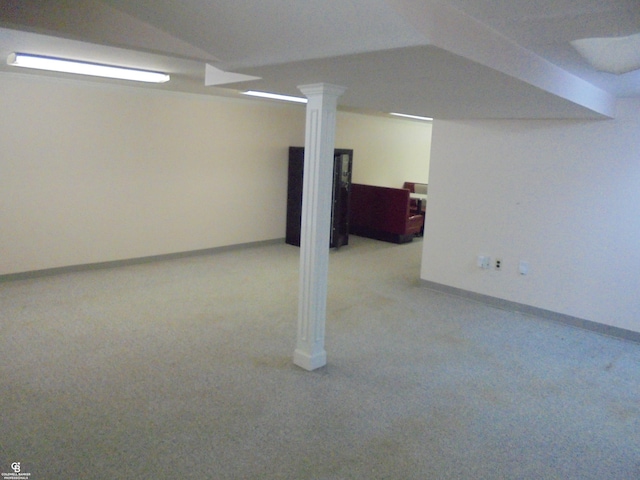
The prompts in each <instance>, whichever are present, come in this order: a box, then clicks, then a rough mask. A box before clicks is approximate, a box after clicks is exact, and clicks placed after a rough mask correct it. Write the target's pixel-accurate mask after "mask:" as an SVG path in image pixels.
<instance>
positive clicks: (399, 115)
mask: <svg viewBox="0 0 640 480" xmlns="http://www.w3.org/2000/svg"><path fill="white" fill-rule="evenodd" d="M389 115H395V116H396V117H405V118H412V119H414V120H422V121H424V122H430V121H432V120H433V118H430V117H419V116H418V115H407V114H406V113H390V114H389Z"/></svg>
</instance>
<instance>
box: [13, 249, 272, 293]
mask: <svg viewBox="0 0 640 480" xmlns="http://www.w3.org/2000/svg"><path fill="white" fill-rule="evenodd" d="M281 243H284V238H276V239H273V240H262V241H258V242H249V243H239V244H235V245H225V246H222V247H213V248H204V249H201V250H190V251H186V252H175V253H166V254H162V255H151V256H148V257H136V258H127V259H123V260H112V261H108V262H97V263H85V264H80V265H69V266H64V267H54V268H46V269H43V270H31V271H28V272H18V273H8V274H5V275H0V283H2V282H11V281H15V280H27V279H32V278H40V277H49V276H52V275H60V274H62V273H74V272H84V271H87V270H100V269H103V268H114V267H123V266H128V265H139V264H143V263H150V262H157V261H161V260H173V259H178V258H186V257H196V256H199V255H210V254H212V253H221V252H229V251H233V250H242V249H246V248H254V247H262V246H268V245H275V244H281Z"/></svg>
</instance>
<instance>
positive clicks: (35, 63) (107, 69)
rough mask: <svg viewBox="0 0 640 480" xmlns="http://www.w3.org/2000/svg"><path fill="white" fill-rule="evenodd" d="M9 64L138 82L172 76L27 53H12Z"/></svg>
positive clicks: (157, 80) (163, 80) (8, 59)
mask: <svg viewBox="0 0 640 480" xmlns="http://www.w3.org/2000/svg"><path fill="white" fill-rule="evenodd" d="M7 64H9V65H13V66H15V67H25V68H35V69H37V70H50V71H54V72H63V73H76V74H79V75H91V76H94V77H107V78H117V79H120V80H134V81H137V82H150V83H164V82H168V81H169V79H170V77H169V75H167V74H166V73H161V72H151V71H148V70H138V69H133V68H124V67H115V66H112V65H101V64H97V63H87V62H80V61H76V60H67V59H64V58H54V57H42V56H39V55H30V54H25V53H12V54H10V55H9V57H8V58H7Z"/></svg>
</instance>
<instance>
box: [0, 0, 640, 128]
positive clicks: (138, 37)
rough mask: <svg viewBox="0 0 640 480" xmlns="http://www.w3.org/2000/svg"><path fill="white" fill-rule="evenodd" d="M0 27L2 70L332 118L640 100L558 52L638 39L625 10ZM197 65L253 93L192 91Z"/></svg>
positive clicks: (276, 9)
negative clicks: (103, 70) (247, 98)
mask: <svg viewBox="0 0 640 480" xmlns="http://www.w3.org/2000/svg"><path fill="white" fill-rule="evenodd" d="M0 27H1V28H0V55H4V56H5V58H6V56H7V55H8V54H9V53H11V52H13V51H23V52H28V53H40V54H46V55H51V56H62V57H73V58H79V59H86V60H90V61H94V62H103V63H116V64H123V65H138V66H140V67H144V68H151V69H161V70H165V71H167V72H168V73H171V75H172V80H171V82H169V83H168V84H164V85H161V86H154V87H147V88H160V89H169V90H177V91H186V92H194V93H201V94H216V95H218V94H228V95H235V94H236V93H237V91H241V90H245V89H262V90H269V91H274V92H278V93H286V94H293V95H300V92H299V90H298V89H297V86H298V85H302V84H307V83H318V82H327V83H335V84H338V85H342V86H346V87H347V91H346V93H345V94H344V95H343V97H342V98H341V99H340V105H341V106H342V107H346V108H352V109H359V110H363V111H368V112H388V111H401V112H404V113H412V114H418V115H427V116H432V117H436V118H479V117H483V118H602V117H607V116H612V115H613V114H614V109H613V106H614V104H615V97H616V96H640V71H636V72H630V73H626V74H623V75H613V74H607V73H602V72H598V71H596V70H595V69H594V68H593V67H591V66H590V65H589V64H588V63H587V62H586V61H585V60H584V59H583V58H582V57H581V56H580V55H579V54H578V53H577V52H576V51H575V49H574V48H573V47H572V46H571V44H570V42H571V41H572V40H576V39H579V38H587V37H595V36H624V35H631V34H634V33H638V32H640V2H638V1H637V0H608V1H607V2H602V1H600V0H553V1H552V0H448V1H435V0H349V1H345V0H325V1H322V2H310V1H302V2H301V1H300V0H243V1H242V2H238V1H237V0H235V1H232V0H216V1H211V0H209V1H207V0H181V1H180V2H175V1H174V0H137V1H135V2H131V1H130V0H76V1H74V2H69V1H67V0H4V1H3V3H2V6H1V7H0ZM207 63H208V64H210V65H212V66H214V67H216V68H217V69H221V70H224V71H228V72H232V73H238V74H244V75H249V76H256V77H261V79H260V80H255V81H250V82H241V83H231V84H225V85H221V86H218V87H205V85H204V76H205V65H206V64H207ZM11 69H12V67H9V66H7V65H5V64H4V62H3V63H2V65H1V66H0V70H1V71H11ZM39 74H40V75H42V74H41V73H39ZM236 78H243V77H236Z"/></svg>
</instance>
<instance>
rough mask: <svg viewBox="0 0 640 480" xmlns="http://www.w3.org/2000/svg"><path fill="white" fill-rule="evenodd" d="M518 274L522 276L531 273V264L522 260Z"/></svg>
mask: <svg viewBox="0 0 640 480" xmlns="http://www.w3.org/2000/svg"><path fill="white" fill-rule="evenodd" d="M518 273H520V275H527V274H528V273H529V262H525V261H524V260H520V263H519V264H518Z"/></svg>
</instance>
